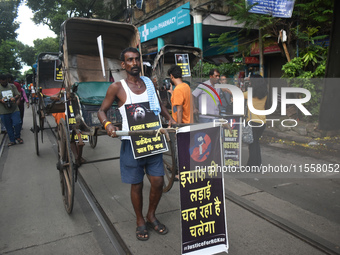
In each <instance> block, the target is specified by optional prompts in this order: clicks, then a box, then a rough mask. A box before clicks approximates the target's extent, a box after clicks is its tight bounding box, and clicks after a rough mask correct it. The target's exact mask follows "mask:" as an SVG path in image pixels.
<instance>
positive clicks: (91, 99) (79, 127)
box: [57, 18, 175, 213]
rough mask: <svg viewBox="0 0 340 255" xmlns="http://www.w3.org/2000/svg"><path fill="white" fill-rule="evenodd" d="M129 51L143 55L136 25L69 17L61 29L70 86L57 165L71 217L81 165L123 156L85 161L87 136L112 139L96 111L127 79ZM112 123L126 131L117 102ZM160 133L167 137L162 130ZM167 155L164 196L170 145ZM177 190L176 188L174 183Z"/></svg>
mask: <svg viewBox="0 0 340 255" xmlns="http://www.w3.org/2000/svg"><path fill="white" fill-rule="evenodd" d="M126 47H135V48H139V50H140V39H139V32H138V30H137V28H136V27H135V26H133V25H131V24H127V23H120V22H113V21H107V20H98V19H86V18H70V19H68V20H66V21H65V22H64V23H63V24H62V26H61V45H60V49H61V50H60V54H59V55H60V57H61V60H62V70H63V76H64V84H65V99H66V100H65V109H66V115H65V119H61V120H60V122H59V125H58V163H57V168H58V170H59V173H60V182H61V188H62V195H63V200H64V205H65V208H66V211H67V212H68V213H71V212H72V208H73V199H74V184H75V181H76V178H77V169H78V167H80V166H81V165H82V164H85V163H93V162H98V161H104V160H112V159H119V157H115V158H108V159H98V160H94V161H85V160H84V159H83V158H82V150H83V146H84V145H85V142H86V140H87V139H88V137H91V136H92V137H93V138H94V139H96V138H97V136H99V135H107V134H106V131H105V130H104V129H103V127H102V125H101V123H100V121H99V120H98V118H97V112H98V110H99V108H100V106H101V104H102V101H103V100H104V98H105V95H106V91H107V89H108V87H109V86H110V84H111V83H112V82H114V81H119V80H121V79H124V78H126V77H125V72H124V71H123V70H122V69H121V65H120V64H121V61H120V53H121V51H122V50H123V49H125V48H126ZM107 116H108V121H110V122H112V123H113V124H114V125H117V126H121V116H120V113H119V110H118V108H117V104H116V103H114V104H113V105H112V107H111V109H110V110H109V111H108V112H107ZM156 132H157V130H152V131H151V130H149V131H129V132H125V131H118V132H117V134H118V135H136V134H137V135H155V134H156ZM161 132H163V133H164V132H165V131H164V130H162V131H161ZM168 148H169V152H168V153H167V154H166V155H164V157H163V158H164V165H165V166H166V167H167V169H168V170H169V171H166V177H165V187H164V191H168V190H169V188H168V187H169V186H170V184H169V182H170V181H173V176H174V171H175V156H174V152H173V151H172V149H173V148H174V147H173V146H172V145H171V141H168ZM171 186H172V183H171Z"/></svg>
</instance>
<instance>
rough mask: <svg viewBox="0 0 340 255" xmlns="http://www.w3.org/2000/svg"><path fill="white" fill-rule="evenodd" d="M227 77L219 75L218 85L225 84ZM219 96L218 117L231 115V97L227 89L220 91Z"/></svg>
mask: <svg viewBox="0 0 340 255" xmlns="http://www.w3.org/2000/svg"><path fill="white" fill-rule="evenodd" d="M227 82H228V80H227V76H226V75H221V76H220V80H219V82H218V83H219V84H227ZM219 96H220V98H221V102H222V105H219V106H218V107H219V110H220V116H226V115H232V114H233V97H232V94H231V91H230V90H229V89H220V93H219Z"/></svg>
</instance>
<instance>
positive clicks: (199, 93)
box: [192, 69, 220, 123]
mask: <svg viewBox="0 0 340 255" xmlns="http://www.w3.org/2000/svg"><path fill="white" fill-rule="evenodd" d="M219 78H220V72H219V71H218V70H217V69H211V70H210V72H209V80H207V81H205V82H203V84H200V85H198V86H197V88H196V89H195V90H194V91H193V92H192V95H193V96H194V100H195V104H194V113H195V114H198V119H199V122H200V123H207V122H212V121H213V120H214V119H216V117H218V115H219V108H218V102H219V99H218V97H217V95H215V93H213V92H211V96H212V97H214V99H213V98H212V97H211V96H210V95H209V94H208V93H207V92H205V91H207V90H211V89H210V88H209V87H208V88H207V86H206V85H208V86H211V87H212V88H213V89H214V90H215V91H216V92H217V93H219V92H220V89H215V84H217V83H218V81H219ZM203 97H205V99H203ZM204 101H206V104H204ZM197 105H198V107H197Z"/></svg>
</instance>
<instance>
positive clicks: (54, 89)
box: [30, 52, 65, 155]
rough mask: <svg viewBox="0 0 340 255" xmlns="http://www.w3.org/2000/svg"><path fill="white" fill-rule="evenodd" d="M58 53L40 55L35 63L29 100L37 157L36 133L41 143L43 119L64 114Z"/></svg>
mask: <svg viewBox="0 0 340 255" xmlns="http://www.w3.org/2000/svg"><path fill="white" fill-rule="evenodd" d="M59 67H60V61H59V58H58V53H55V52H44V53H40V54H39V56H38V60H37V63H36V71H35V73H34V76H33V77H34V78H33V86H31V87H30V98H31V105H32V113H33V127H32V128H31V131H32V132H33V133H34V142H35V150H36V154H37V155H39V141H38V140H39V139H38V133H39V132H40V134H41V142H43V131H44V123H45V117H46V116H47V115H50V114H55V113H63V112H65V104H64V102H63V100H62V99H63V98H62V84H63V77H62V73H61V71H60V70H59Z"/></svg>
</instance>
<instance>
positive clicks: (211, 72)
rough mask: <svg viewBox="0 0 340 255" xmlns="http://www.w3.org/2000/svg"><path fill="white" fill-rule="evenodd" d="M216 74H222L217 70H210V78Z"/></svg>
mask: <svg viewBox="0 0 340 255" xmlns="http://www.w3.org/2000/svg"><path fill="white" fill-rule="evenodd" d="M215 72H216V73H220V71H218V69H217V68H213V69H210V72H209V76H213V75H214V73H215Z"/></svg>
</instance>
